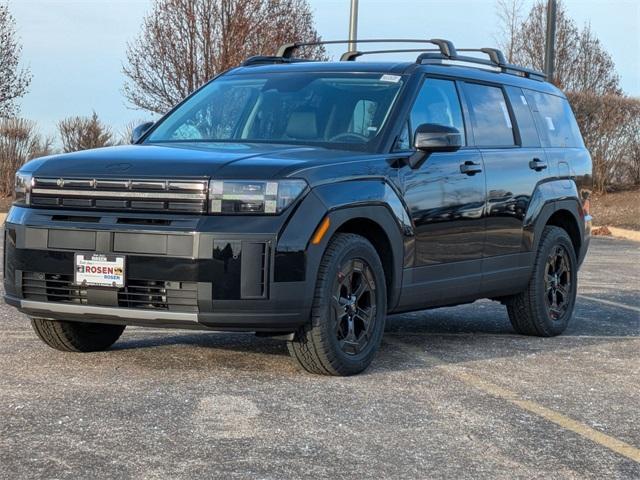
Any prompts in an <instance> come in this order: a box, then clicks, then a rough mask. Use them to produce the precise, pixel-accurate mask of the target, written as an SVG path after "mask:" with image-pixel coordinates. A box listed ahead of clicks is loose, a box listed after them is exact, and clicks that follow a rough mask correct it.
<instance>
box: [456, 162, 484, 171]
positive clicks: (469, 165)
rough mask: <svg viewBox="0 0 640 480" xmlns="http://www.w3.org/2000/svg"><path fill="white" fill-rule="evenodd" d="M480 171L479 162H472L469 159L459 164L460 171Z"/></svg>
mask: <svg viewBox="0 0 640 480" xmlns="http://www.w3.org/2000/svg"><path fill="white" fill-rule="evenodd" d="M481 171H482V168H480V164H479V163H475V162H472V161H471V160H467V161H466V162H464V163H462V164H460V173H465V174H467V175H475V174H476V173H480V172H481Z"/></svg>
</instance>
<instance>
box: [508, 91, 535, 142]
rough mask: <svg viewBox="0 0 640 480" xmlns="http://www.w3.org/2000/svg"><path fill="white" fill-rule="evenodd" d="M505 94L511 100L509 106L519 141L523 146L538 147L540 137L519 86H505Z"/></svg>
mask: <svg viewBox="0 0 640 480" xmlns="http://www.w3.org/2000/svg"><path fill="white" fill-rule="evenodd" d="M505 90H506V91H507V96H508V97H509V101H510V102H511V108H512V109H513V113H514V115H515V117H516V123H517V124H518V131H519V132H520V142H521V145H522V146H523V147H539V146H540V138H539V137H538V130H537V129H536V124H535V121H534V120H533V114H532V113H531V109H530V108H529V102H527V98H526V97H525V95H524V92H523V91H522V89H521V88H517V87H505Z"/></svg>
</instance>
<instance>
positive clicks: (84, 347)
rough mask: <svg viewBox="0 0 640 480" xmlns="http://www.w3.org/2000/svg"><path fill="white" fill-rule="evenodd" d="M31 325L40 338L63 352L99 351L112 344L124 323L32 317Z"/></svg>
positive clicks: (121, 330)
mask: <svg viewBox="0 0 640 480" xmlns="http://www.w3.org/2000/svg"><path fill="white" fill-rule="evenodd" d="M31 326H32V328H33V330H34V331H35V332H36V334H37V335H38V337H40V340H42V341H43V342H44V343H46V344H47V345H49V346H50V347H51V348H55V349H56V350H61V351H63V352H99V351H101V350H106V349H108V348H109V347H110V346H111V345H113V344H114V343H115V342H116V340H118V338H120V335H122V332H123V331H124V328H125V326H124V325H106V324H101V323H86V322H69V321H64V320H45V319H43V318H32V319H31Z"/></svg>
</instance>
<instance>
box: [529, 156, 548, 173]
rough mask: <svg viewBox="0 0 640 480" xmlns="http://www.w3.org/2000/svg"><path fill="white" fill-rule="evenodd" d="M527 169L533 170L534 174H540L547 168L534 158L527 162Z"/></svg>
mask: <svg viewBox="0 0 640 480" xmlns="http://www.w3.org/2000/svg"><path fill="white" fill-rule="evenodd" d="M529 168H530V169H531V170H535V171H536V172H541V171H542V170H544V169H545V168H547V162H543V161H542V160H540V159H539V158H534V159H533V160H531V161H530V162H529Z"/></svg>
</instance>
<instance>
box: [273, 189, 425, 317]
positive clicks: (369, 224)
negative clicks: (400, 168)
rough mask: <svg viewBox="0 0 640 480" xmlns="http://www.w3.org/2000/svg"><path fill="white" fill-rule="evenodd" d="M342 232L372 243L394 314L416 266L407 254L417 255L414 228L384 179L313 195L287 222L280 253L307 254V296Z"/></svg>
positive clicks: (279, 248)
mask: <svg viewBox="0 0 640 480" xmlns="http://www.w3.org/2000/svg"><path fill="white" fill-rule="evenodd" d="M325 219H328V221H329V227H328V228H327V230H326V232H325V233H324V235H323V236H322V238H321V239H320V241H319V242H318V243H317V244H316V243H312V238H313V236H314V234H315V232H316V230H317V229H318V227H319V226H320V225H321V224H322V222H323V221H324V220H325ZM337 233H354V234H357V235H361V236H363V237H364V238H366V239H367V240H369V242H371V244H372V245H373V247H374V248H375V249H376V251H377V252H378V255H379V256H380V260H381V262H382V265H383V269H384V271H385V281H386V283H387V301H388V307H389V310H391V309H393V307H395V305H397V302H398V300H399V298H400V288H401V285H402V272H403V268H404V266H405V264H406V262H408V261H410V258H409V257H408V255H407V253H406V252H412V251H413V248H412V243H411V242H413V228H412V226H411V223H410V220H409V215H408V213H407V212H406V209H405V207H404V204H403V203H402V202H401V200H400V198H399V196H398V195H397V193H396V192H395V190H394V189H393V188H392V187H391V186H390V185H389V184H388V183H387V182H386V181H384V180H382V179H362V180H350V181H345V182H338V183H332V184H326V185H322V186H319V187H316V188H314V189H313V190H312V192H311V193H310V195H309V196H308V198H307V199H305V201H304V202H303V204H302V205H301V206H300V207H299V209H298V211H297V212H295V213H294V214H293V215H292V218H291V219H290V220H289V221H288V222H287V226H286V227H285V229H284V231H283V232H282V235H281V236H280V238H279V241H278V245H277V252H276V255H278V254H279V253H280V254H283V253H286V252H293V251H304V256H305V258H306V265H305V279H306V281H307V289H308V293H309V294H308V295H307V297H312V293H313V289H315V282H316V276H317V271H318V267H319V265H320V261H321V259H322V255H323V254H324V252H325V250H326V248H327V246H328V244H329V241H330V240H331V238H332V237H333V236H334V235H335V234H337ZM277 268H278V266H277V265H276V269H277Z"/></svg>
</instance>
